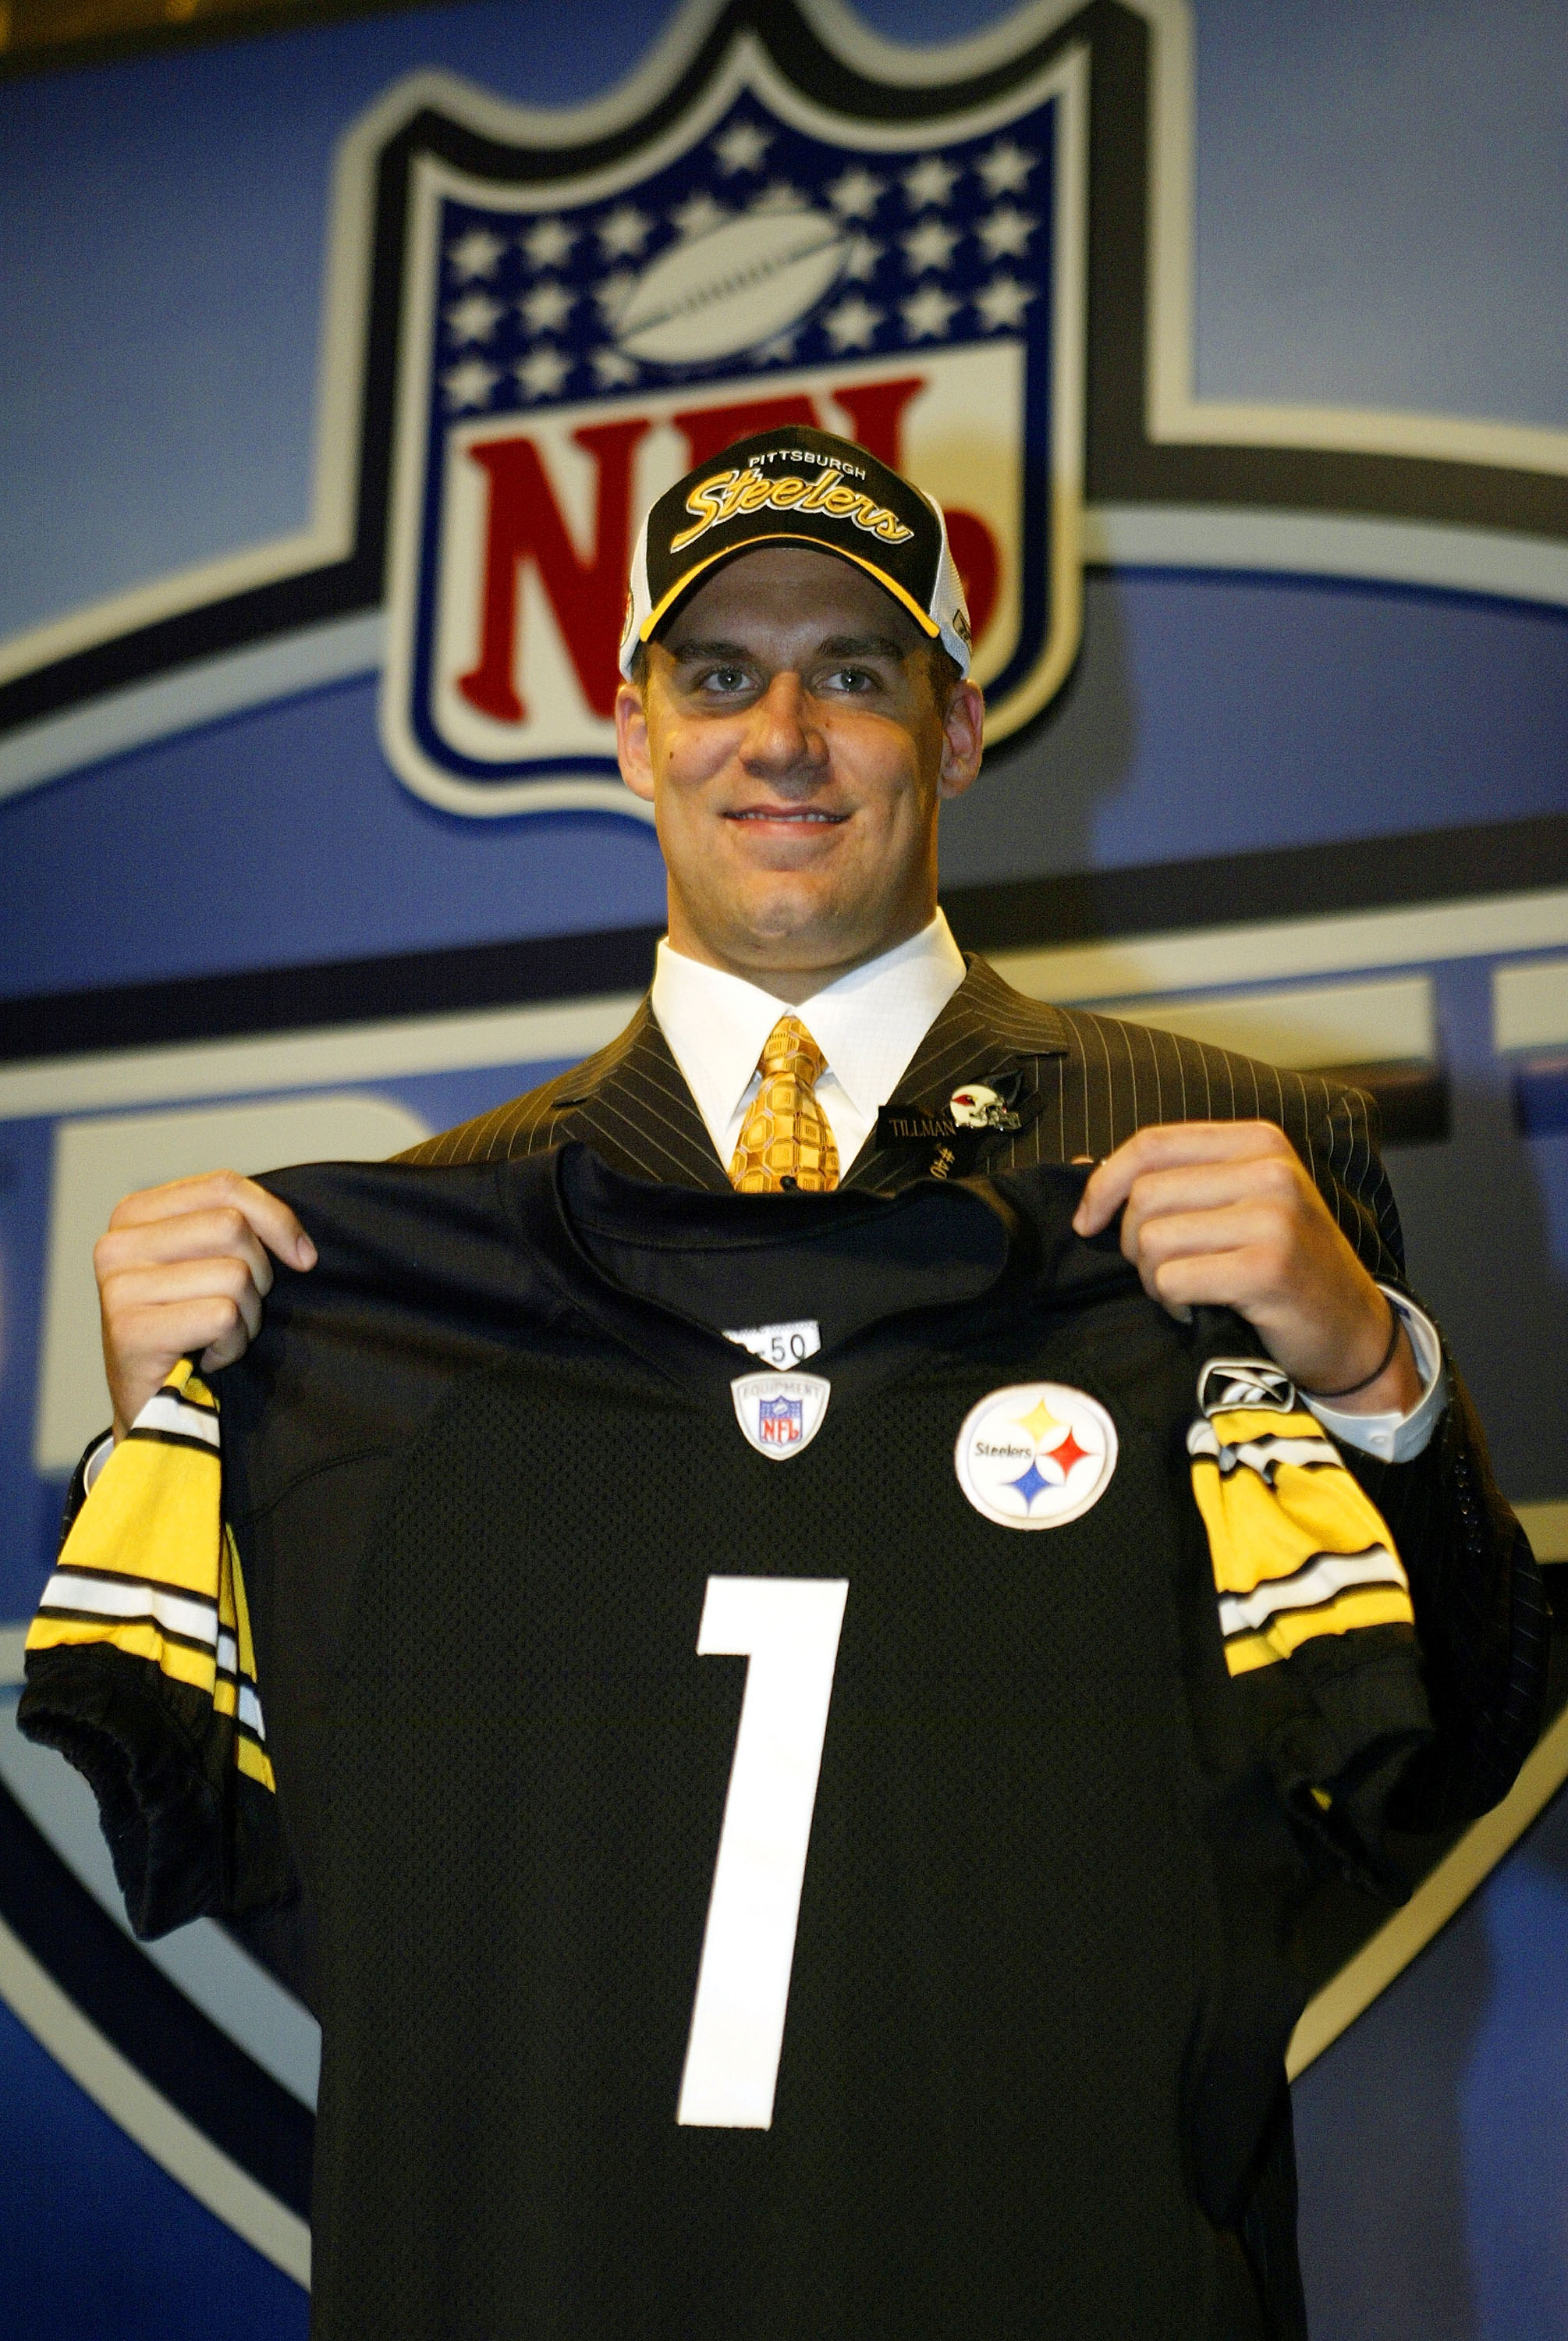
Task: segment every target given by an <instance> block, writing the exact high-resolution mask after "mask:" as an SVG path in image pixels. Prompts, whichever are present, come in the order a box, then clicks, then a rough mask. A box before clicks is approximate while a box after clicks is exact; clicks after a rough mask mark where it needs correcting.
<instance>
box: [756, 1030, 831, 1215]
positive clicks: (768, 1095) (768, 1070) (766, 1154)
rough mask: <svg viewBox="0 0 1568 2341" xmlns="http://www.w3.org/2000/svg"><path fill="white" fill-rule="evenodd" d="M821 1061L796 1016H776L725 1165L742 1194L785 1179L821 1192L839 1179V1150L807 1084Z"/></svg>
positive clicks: (770, 1191) (762, 1191)
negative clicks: (756, 1087)
mask: <svg viewBox="0 0 1568 2341" xmlns="http://www.w3.org/2000/svg"><path fill="white" fill-rule="evenodd" d="M827 1062H828V1060H827V1058H826V1057H825V1056H824V1055H823V1054H822V1051H821V1050H820V1049H819V1047H818V1046H817V1043H816V1041H813V1039H812V1038H811V1035H810V1033H809V1032H808V1031H807V1030H806V1027H805V1026H804V1024H802V1023H801V1021H800V1019H799V1016H780V1018H779V1021H778V1023H777V1024H775V1026H774V1027H773V1030H772V1031H771V1032H769V1035H768V1039H767V1041H766V1043H765V1045H764V1047H763V1051H762V1054H761V1056H760V1057H759V1059H758V1061H757V1070H758V1071H759V1073H760V1074H761V1076H762V1086H761V1088H760V1089H759V1091H758V1092H757V1095H756V1096H755V1098H753V1100H752V1101H751V1103H750V1105H749V1107H748V1108H747V1110H746V1119H745V1121H743V1122H742V1123H741V1125H740V1136H739V1141H737V1144H736V1148H735V1152H734V1155H733V1157H732V1159H731V1161H730V1164H729V1180H730V1184H731V1185H732V1186H734V1187H738V1188H739V1190H740V1192H741V1193H742V1194H743V1195H776V1194H777V1193H778V1192H779V1189H780V1188H781V1187H783V1186H785V1185H786V1184H788V1185H789V1186H791V1187H798V1188H799V1189H800V1190H802V1191H803V1192H804V1193H806V1194H809V1195H821V1194H825V1193H826V1192H827V1190H828V1189H829V1187H836V1186H837V1185H838V1184H839V1150H838V1148H837V1147H836V1146H835V1145H834V1143H833V1133H832V1131H830V1130H829V1127H828V1123H827V1121H826V1118H825V1117H824V1115H823V1112H822V1109H821V1107H820V1106H819V1104H818V1102H817V1092H816V1090H815V1088H814V1086H813V1084H814V1083H815V1082H817V1081H819V1080H820V1079H821V1076H822V1072H823V1070H824V1068H825V1067H826V1065H827Z"/></svg>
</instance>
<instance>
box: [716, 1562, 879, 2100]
mask: <svg viewBox="0 0 1568 2341" xmlns="http://www.w3.org/2000/svg"><path fill="white" fill-rule="evenodd" d="M848 1594H849V1585H848V1582H847V1581H846V1580H845V1579H842V1578H834V1579H828V1578H799V1577H710V1579H709V1580H708V1593H707V1598H706V1599H705V1600H704V1602H703V1605H702V1623H701V1625H700V1627H699V1629H698V1634H697V1654H698V1656H699V1658H705V1659H706V1658H737V1659H739V1658H744V1659H749V1660H750V1664H749V1667H748V1668H747V1669H746V1694H745V1697H744V1698H742V1700H741V1702H740V1724H739V1729H738V1731H737V1732H736V1735H735V1761H734V1765H733V1767H732V1768H731V1770H730V1774H729V1796H728V1798H726V1799H725V1805H724V1826H723V1828H721V1829H720V1831H719V1859H718V1861H717V1863H716V1864H715V1866H714V1871H713V1894H712V1898H711V1899H710V1903H709V1906H708V1927H707V1931H706V1933H705V1934H704V1936H703V1938H702V1959H701V1964H700V1967H699V1968H698V1970H697V1998H696V2002H695V2005H694V2006H693V2007H692V2010H691V2037H690V2039H689V2040H688V2042H687V2044H686V2069H685V2071H684V2073H683V2074H682V2076H681V2080H680V2106H679V2107H678V2109H677V2111H676V2116H675V2118H676V2120H677V2121H678V2122H684V2123H686V2124H688V2125H690V2127H695V2128H701V2129H769V2128H770V2127H772V2122H773V2092H774V2088H775V2086H776V2085H777V2082H778V2079H779V2053H780V2051H781V2050H782V2048H783V2046H784V2010H785V2007H786V2004H787V2003H788V2000H789V1972H790V1969H791V1967H793V1965H794V1960H795V1928H796V1923H797V1921H798V1919H799V1915H800V1889H801V1887H802V1886H803V1884H804V1883H805V1878H806V1848H807V1846H808V1844H809V1841H810V1837H811V1814H812V1810H813V1808H814V1807H815V1805H816V1802H817V1779H818V1775H819V1772H820V1770H821V1768H822V1741H823V1738H824V1736H825V1734H826V1732H827V1729H828V1702H829V1699H830V1698H831V1697H832V1695H833V1669H834V1665H835V1663H836V1662H837V1659H838V1656H839V1630H840V1629H841V1627H842V1626H843V1623H844V1603H845V1599H846V1597H847V1596H848Z"/></svg>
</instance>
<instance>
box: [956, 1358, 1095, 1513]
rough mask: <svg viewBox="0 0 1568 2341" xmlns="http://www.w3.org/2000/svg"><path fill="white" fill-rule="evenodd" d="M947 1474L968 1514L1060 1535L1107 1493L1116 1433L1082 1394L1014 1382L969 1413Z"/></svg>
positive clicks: (1060, 1385)
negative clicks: (970, 1508)
mask: <svg viewBox="0 0 1568 2341" xmlns="http://www.w3.org/2000/svg"><path fill="white" fill-rule="evenodd" d="M953 1468H954V1469H955V1470H956V1471H957V1473H958V1485H959V1487H960V1488H962V1489H963V1491H964V1493H965V1495H966V1496H967V1497H968V1499H969V1501H970V1503H971V1504H973V1506H974V1508H975V1509H976V1510H977V1511H978V1512H983V1513H984V1515H985V1517H986V1519H988V1520H995V1521H996V1522H997V1526H998V1527H999V1528H1004V1529H1054V1528H1059V1527H1060V1526H1061V1525H1062V1523H1063V1522H1064V1521H1066V1520H1076V1519H1077V1518H1078V1516H1079V1514H1080V1513H1083V1512H1087V1510H1088V1509H1089V1507H1090V1506H1091V1505H1092V1504H1097V1503H1098V1502H1099V1499H1100V1498H1101V1497H1102V1496H1103V1495H1104V1494H1105V1491H1106V1489H1107V1487H1109V1485H1110V1481H1111V1474H1112V1473H1113V1471H1114V1470H1115V1469H1116V1424H1115V1423H1114V1422H1113V1421H1112V1420H1111V1418H1110V1416H1109V1415H1108V1414H1107V1411H1106V1410H1105V1408H1104V1407H1103V1406H1102V1405H1101V1404H1100V1402H1099V1400H1098V1399H1094V1398H1090V1396H1089V1395H1088V1392H1087V1390H1072V1389H1070V1388H1069V1387H1068V1386H1067V1383H1066V1382H1015V1383H1013V1384H1012V1385H1010V1387H1008V1388H1007V1389H1006V1390H991V1391H990V1392H989V1393H988V1394H987V1396H986V1397H985V1398H983V1399H982V1400H980V1402H979V1404H978V1406H973V1407H971V1408H970V1410H969V1411H968V1414H967V1415H966V1416H965V1417H964V1423H963V1428H962V1430H960V1431H959V1433H958V1440H957V1443H956V1444H955V1446H954V1449H953Z"/></svg>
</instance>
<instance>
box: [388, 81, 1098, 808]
mask: <svg viewBox="0 0 1568 2341" xmlns="http://www.w3.org/2000/svg"><path fill="white" fill-rule="evenodd" d="M1086 67H1087V59H1086V57H1085V56H1084V55H1083V53H1081V52H1077V51H1074V52H1069V53H1068V54H1067V55H1065V56H1063V57H1059V58H1057V60H1055V61H1054V62H1053V63H1052V64H1051V65H1049V66H1048V67H1047V68H1046V69H1045V70H1043V71H1041V72H1039V73H1037V74H1036V75H1032V76H1030V77H1028V78H1027V80H1025V81H1024V82H1022V83H1021V84H1020V85H1019V86H1018V87H1017V88H1016V89H1014V90H1012V91H1010V92H1009V93H1008V94H1007V96H1006V97H1004V98H1001V99H997V100H995V101H993V102H992V103H990V104H989V105H987V106H985V107H984V108H982V109H971V110H969V111H968V112H965V113H962V114H954V115H949V116H948V117H947V118H945V119H944V118H940V117H937V118H933V117H931V116H929V115H927V116H926V117H924V118H923V119H921V120H918V121H910V122H908V123H898V124H890V123H888V122H872V121H858V120H856V119H855V118H853V117H852V116H850V115H844V114H838V113H829V112H828V111H826V110H825V109H824V108H823V107H822V106H821V105H819V104H818V103H817V102H816V101H815V100H812V99H809V98H808V97H807V96H806V95H804V94H803V93H802V92H801V91H799V90H798V89H796V88H794V87H793V86H792V85H790V84H789V83H788V82H787V81H786V80H785V79H784V78H783V77H782V75H780V73H779V68H778V67H777V65H775V64H774V63H773V62H772V60H771V59H770V58H769V57H768V56H767V55H765V53H764V52H763V51H762V50H761V49H760V47H759V46H758V45H757V44H756V43H755V42H754V41H753V40H752V39H751V38H750V37H749V36H745V37H740V38H738V39H737V40H736V42H735V43H734V45H732V46H731V47H730V49H729V52H728V53H727V54H726V55H724V56H723V57H722V59H721V60H720V62H719V64H718V65H716V66H715V68H714V70H713V73H712V75H711V76H710V80H709V82H708V84H707V85H706V86H705V87H704V88H703V89H702V90H701V91H700V93H699V95H697V96H696V97H694V98H693V99H692V100H691V101H690V103H689V104H688V105H687V108H686V110H685V113H684V115H683V116H682V117H681V118H680V120H679V121H678V122H677V124H676V125H674V126H673V127H668V126H667V127H665V128H664V129H662V130H661V131H660V133H659V134H657V135H653V134H651V133H650V136H649V138H648V140H647V142H646V143H645V144H643V145H642V147H641V148H640V151H637V152H635V153H633V154H630V156H627V157H624V158H622V159H621V160H620V161H619V162H617V163H616V164H613V165H610V166H609V167H607V168H600V169H598V170H596V171H585V172H584V173H583V174H581V175H579V176H576V177H572V176H570V175H566V176H563V175H561V172H560V170H559V168H557V169H556V170H554V171H553V172H552V173H551V176H550V177H549V178H548V180H542V179H541V178H540V177H539V176H538V175H537V164H531V163H530V160H529V158H528V156H527V155H526V154H524V153H523V152H522V150H521V149H519V150H518V152H517V154H516V157H515V159H514V160H512V161H511V162H510V163H509V162H508V159H507V150H505V149H504V148H498V147H495V146H493V145H492V147H491V152H492V153H494V154H496V156H497V160H496V163H495V165H494V174H493V175H492V176H488V177H481V176H479V175H477V174H475V173H474V172H472V171H461V170H459V169H457V168H456V167H455V166H454V165H453V164H451V163H450V162H447V161H445V160H440V159H437V158H435V157H432V156H431V155H428V154H424V155H421V156H420V157H419V159H418V161H417V163H416V165H415V168H414V173H413V184H412V206H411V223H410V229H409V241H408V258H407V264H406V268H405V281H404V291H403V314H402V360H401V365H400V383H401V390H400V399H399V410H398V418H397V423H396V433H395V443H394V452H393V500H392V578H391V594H390V602H391V610H390V641H389V651H388V662H387V667H386V671H385V677H384V683H383V692H382V742H383V745H384V747H385V749H386V752H387V754H388V756H389V758H390V759H391V761H392V764H393V766H394V768H395V769H396V771H397V772H399V773H400V774H401V776H402V779H403V780H404V781H405V782H407V783H408V784H409V786H410V787H411V788H412V789H414V790H416V791H417V792H419V793H420V794H422V795H423V796H426V797H428V798H431V799H432V800H433V801H434V802H438V803H440V804H442V805H444V806H446V807H448V808H449V809H450V810H453V811H457V812H471V813H509V812H523V811H544V810H549V809H552V808H561V807H568V806H580V807H592V806H597V807H600V808H608V809H610V810H613V811H617V812H625V813H632V814H639V815H640V814H642V813H644V812H646V808H644V807H641V806H640V805H639V803H638V802H637V801H636V800H635V799H633V798H632V797H631V796H630V794H629V792H626V791H625V790H623V789H622V788H621V787H620V783H619V782H618V780H616V779H615V777H614V775H615V772H616V766H615V760H614V729H613V722H612V711H613V705H614V696H615V690H616V685H617V682H618V680H619V678H618V674H617V667H616V651H617V645H618V643H619V638H620V627H621V620H622V614H623V611H624V607H625V596H626V582H627V574H628V570H629V566H630V551H631V544H632V541H633V537H634V534H635V531H636V528H637V525H638V523H639V521H640V516H641V514H642V513H643V512H644V511H645V510H646V509H647V507H648V506H649V505H650V503H652V502H653V500H654V498H655V497H656V496H658V495H660V493H662V492H663V491H664V489H665V488H667V487H669V486H670V485H671V484H672V483H673V482H674V481H675V480H677V479H678V478H679V477H680V474H681V473H683V472H684V471H686V470H688V469H689V468H690V466H691V465H692V464H694V463H700V462H702V461H704V460H706V459H707V458H708V457H709V456H710V455H711V454H713V453H717V452H718V450H719V449H720V448H722V447H724V446H726V445H727V444H728V443H729V442H730V441H731V440H733V439H736V438H739V437H740V436H742V435H743V434H745V433H749V432H755V431H759V430H763V429H766V428H769V427H771V426H773V425H775V424H777V423H784V422H792V423H819V424H821V425H822V426H824V427H826V428H827V429H829V430H832V431H836V432H839V433H842V434H844V435H847V436H849V437H850V438H852V439H856V440H858V442H860V443H862V444H863V445H865V446H866V447H868V448H869V449H870V450H871V451H872V452H873V453H875V454H877V455H878V456H879V457H881V458H882V459H883V461H885V462H887V463H891V464H894V465H895V466H897V467H899V468H902V469H904V470H906V471H907V472H908V473H909V474H910V475H911V476H912V477H913V478H914V479H915V480H916V482H917V483H918V484H919V485H920V486H921V487H923V488H925V489H927V490H928V492H929V493H931V494H933V495H935V496H936V497H937V498H938V501H939V502H940V503H942V504H943V505H944V507H945V508H946V510H947V513H948V529H949V535H950V539H951V543H952V547H953V552H954V555H955V558H956V560H957V562H958V567H959V569H960V571H961V573H962V574H963V577H964V581H965V584H966V588H967V591H968V605H969V612H970V617H971V622H972V624H973V628H974V633H975V641H976V673H977V676H978V680H979V681H980V682H982V683H983V684H984V685H985V687H986V691H987V700H988V702H989V708H990V714H989V718H988V726H987V729H988V736H989V737H990V738H992V739H993V740H995V739H997V738H1000V737H1003V736H1005V735H1006V734H1007V732H1010V731H1013V730H1016V729H1017V726H1018V725H1019V724H1020V723H1022V722H1025V721H1026V720H1027V718H1028V717H1029V716H1031V715H1032V714H1034V713H1036V712H1037V710H1038V709H1039V708H1040V707H1042V706H1044V705H1045V704H1046V702H1047V700H1048V699H1049V698H1050V696H1051V694H1052V693H1053V692H1055V690H1056V689H1057V685H1058V684H1059V683H1060V682H1061V681H1062V680H1063V678H1064V677H1065V675H1066V673H1067V669H1068V667H1069V665H1070V664H1071V661H1072V657H1073V654H1074V652H1075V651H1076V648H1077V635H1078V626H1079V594H1080V580H1079V571H1078V557H1079V556H1078V545H1077V513H1078V503H1079V496H1080V484H1081V470H1082V435H1083V433H1082V384H1081V377H1082V371H1083V334H1084V324H1083V296H1082V283H1083V254H1082V244H1083V217H1084V198H1083V184H1082V182H1083V155H1084V132H1083V114H1084V102H1085V89H1086V80H1085V73H1086ZM531 173H533V174H534V175H532V176H531Z"/></svg>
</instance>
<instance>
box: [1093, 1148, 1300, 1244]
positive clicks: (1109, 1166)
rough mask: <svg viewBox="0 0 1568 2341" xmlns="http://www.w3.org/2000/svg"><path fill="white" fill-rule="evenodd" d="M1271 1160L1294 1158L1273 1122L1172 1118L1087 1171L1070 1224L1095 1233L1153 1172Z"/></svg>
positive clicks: (1108, 1155) (1113, 1216)
mask: <svg viewBox="0 0 1568 2341" xmlns="http://www.w3.org/2000/svg"><path fill="white" fill-rule="evenodd" d="M1269 1158H1276V1159H1278V1160H1279V1161H1282V1162H1289V1161H1294V1160H1295V1153H1294V1150H1293V1148H1292V1146H1291V1143H1290V1141H1289V1139H1288V1138H1286V1136H1285V1132H1284V1131H1283V1130H1281V1129H1280V1128H1279V1126H1278V1124H1277V1123H1275V1122H1272V1121H1171V1122H1162V1123H1157V1124H1156V1125H1154V1126H1152V1127H1151V1128H1149V1129H1147V1130H1138V1131H1134V1133H1133V1135H1132V1136H1131V1137H1130V1138H1129V1139H1127V1140H1126V1141H1125V1142H1124V1143H1123V1144H1122V1145H1120V1146H1118V1147H1117V1148H1116V1152H1115V1153H1114V1154H1107V1157H1106V1159H1105V1161H1103V1162H1101V1163H1100V1164H1098V1165H1097V1168H1096V1169H1095V1170H1093V1171H1092V1172H1091V1173H1090V1175H1089V1179H1088V1182H1087V1185H1086V1187H1085V1189H1084V1191H1083V1197H1082V1200H1080V1202H1079V1204H1078V1208H1077V1211H1076V1212H1075V1214H1074V1217H1073V1225H1074V1227H1075V1228H1076V1229H1077V1231H1078V1233H1079V1235H1083V1236H1092V1235H1097V1234H1098V1232H1099V1230H1101V1229H1102V1228H1103V1227H1107V1226H1108V1225H1109V1223H1110V1221H1111V1220H1114V1219H1115V1217H1116V1213H1117V1212H1118V1211H1119V1210H1121V1208H1122V1206H1123V1204H1124V1203H1125V1202H1126V1200H1127V1198H1128V1196H1129V1195H1130V1194H1131V1192H1132V1190H1133V1187H1134V1185H1135V1184H1136V1181H1137V1180H1140V1179H1142V1178H1144V1177H1146V1176H1147V1175H1150V1174H1152V1173H1156V1172H1159V1171H1166V1170H1180V1169H1183V1168H1184V1167H1186V1166H1188V1165H1193V1164H1217V1163H1226V1162H1240V1161H1256V1160H1266V1159H1269Z"/></svg>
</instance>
